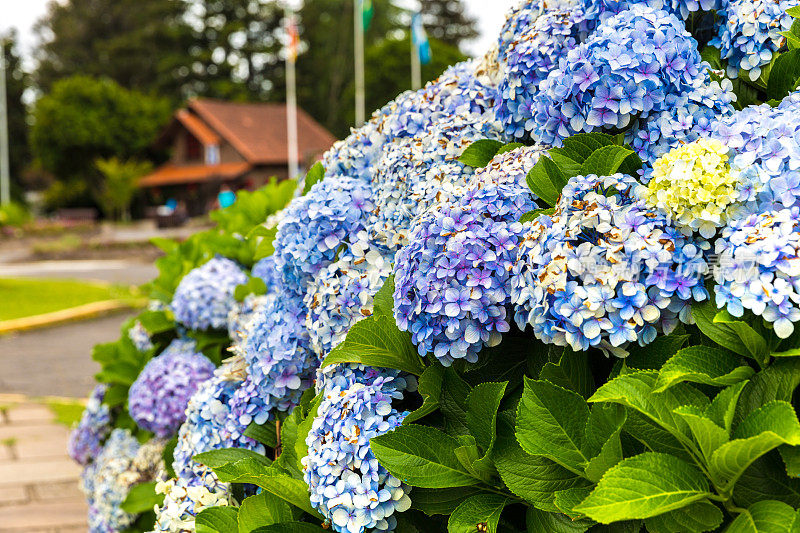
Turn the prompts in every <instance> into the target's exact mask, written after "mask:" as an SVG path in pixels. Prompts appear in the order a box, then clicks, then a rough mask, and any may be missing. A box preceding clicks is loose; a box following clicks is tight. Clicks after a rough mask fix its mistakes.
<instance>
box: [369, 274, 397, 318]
mask: <svg viewBox="0 0 800 533" xmlns="http://www.w3.org/2000/svg"><path fill="white" fill-rule="evenodd" d="M372 301H373V304H374V305H373V314H374V315H375V316H376V317H379V316H386V317H389V318H392V319H394V275H391V276H389V277H388V278H386V281H384V282H383V285H382V286H381V288H380V290H378V292H377V293H376V294H375V297H374V298H373V299H372Z"/></svg>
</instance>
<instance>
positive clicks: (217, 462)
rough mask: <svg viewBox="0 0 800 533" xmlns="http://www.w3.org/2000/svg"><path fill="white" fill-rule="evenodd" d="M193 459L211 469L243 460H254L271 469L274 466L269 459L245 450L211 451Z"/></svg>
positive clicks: (225, 449) (224, 449)
mask: <svg viewBox="0 0 800 533" xmlns="http://www.w3.org/2000/svg"><path fill="white" fill-rule="evenodd" d="M192 459H194V461H195V462H197V463H200V464H203V465H206V466H207V467H209V468H212V469H213V468H220V467H223V466H226V465H230V464H233V463H236V462H238V461H241V460H242V459H252V460H253V461H255V462H256V463H260V464H262V465H263V466H264V467H269V466H270V465H271V464H272V461H270V460H269V459H268V458H266V457H264V456H263V455H262V454H260V453H257V452H254V451H253V450H245V449H243V448H223V449H221V450H211V451H210V452H203V453H198V454H197V455H195V456H194V457H193V458H192Z"/></svg>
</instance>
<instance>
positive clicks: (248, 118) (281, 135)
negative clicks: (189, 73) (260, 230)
mask: <svg viewBox="0 0 800 533" xmlns="http://www.w3.org/2000/svg"><path fill="white" fill-rule="evenodd" d="M189 110H191V111H193V112H195V113H196V114H197V116H199V118H200V119H202V121H203V122H205V123H206V124H207V125H208V126H210V127H211V128H212V129H213V130H214V131H216V132H217V133H218V134H219V135H220V136H221V137H222V138H224V139H225V140H226V141H228V142H229V143H231V145H233V147H234V148H235V149H236V151H237V152H239V153H240V154H241V155H242V157H244V158H245V159H246V160H247V161H248V162H249V163H252V164H254V165H258V164H262V165H263V164H266V165H285V164H287V163H288V160H289V147H288V144H287V139H286V105H284V104H263V103H236V102H224V101H221V100H211V99H197V100H192V101H191V102H189ZM297 132H298V145H299V146H298V154H297V155H298V158H299V159H300V161H303V160H305V159H308V158H309V157H312V156H314V155H316V154H319V153H321V152H324V151H325V150H327V149H328V148H330V147H331V145H332V144H333V143H334V142H335V141H336V138H335V137H334V136H333V135H331V133H330V132H329V131H328V130H326V129H325V128H324V127H322V126H321V125H320V124H319V123H317V122H316V121H315V120H314V119H313V118H311V117H310V116H309V115H308V114H307V113H306V112H305V111H303V110H302V109H298V110H297Z"/></svg>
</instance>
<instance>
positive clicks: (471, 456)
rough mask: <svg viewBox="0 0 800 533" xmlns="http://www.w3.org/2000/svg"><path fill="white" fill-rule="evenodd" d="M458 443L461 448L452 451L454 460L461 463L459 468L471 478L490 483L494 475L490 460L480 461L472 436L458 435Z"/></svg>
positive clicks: (478, 451) (479, 454)
mask: <svg viewBox="0 0 800 533" xmlns="http://www.w3.org/2000/svg"><path fill="white" fill-rule="evenodd" d="M458 441H459V443H460V444H461V446H459V447H458V448H456V449H455V450H453V453H455V455H456V459H458V462H459V463H461V466H463V467H464V469H465V470H466V471H467V472H469V473H470V475H472V476H473V477H476V478H478V479H480V480H481V481H484V482H486V483H490V482H491V478H492V476H493V475H494V474H495V469H494V465H493V464H492V462H491V461H490V460H488V461H481V453H480V450H479V449H478V445H477V443H476V442H475V437H473V436H472V435H459V436H458Z"/></svg>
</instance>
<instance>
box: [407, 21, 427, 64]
mask: <svg viewBox="0 0 800 533" xmlns="http://www.w3.org/2000/svg"><path fill="white" fill-rule="evenodd" d="M411 40H412V42H413V43H414V46H415V47H416V48H417V54H418V55H419V62H420V63H421V64H422V65H427V64H428V63H430V62H431V45H430V43H429V42H428V34H427V33H425V28H424V27H423V26H422V14H421V13H414V15H413V16H412V17H411Z"/></svg>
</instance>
